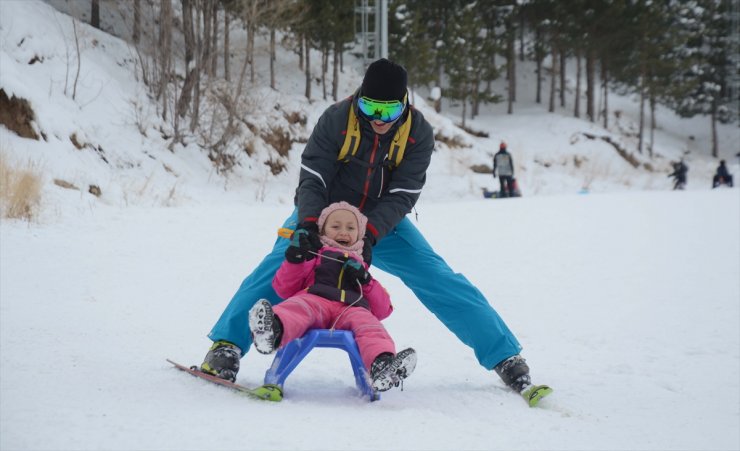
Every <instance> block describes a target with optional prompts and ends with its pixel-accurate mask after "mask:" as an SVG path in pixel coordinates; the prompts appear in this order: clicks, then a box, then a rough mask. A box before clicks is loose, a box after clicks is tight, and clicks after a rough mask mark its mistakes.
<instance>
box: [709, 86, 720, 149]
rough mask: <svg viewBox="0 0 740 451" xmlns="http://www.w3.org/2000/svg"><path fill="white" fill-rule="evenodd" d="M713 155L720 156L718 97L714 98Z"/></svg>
mask: <svg viewBox="0 0 740 451" xmlns="http://www.w3.org/2000/svg"><path fill="white" fill-rule="evenodd" d="M711 116H712V156H713V157H714V158H718V157H719V142H718V140H717V99H714V100H712V114H711Z"/></svg>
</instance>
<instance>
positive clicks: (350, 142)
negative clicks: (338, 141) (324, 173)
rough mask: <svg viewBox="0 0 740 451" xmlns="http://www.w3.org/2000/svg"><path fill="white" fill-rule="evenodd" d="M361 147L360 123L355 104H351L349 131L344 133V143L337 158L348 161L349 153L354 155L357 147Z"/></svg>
mask: <svg viewBox="0 0 740 451" xmlns="http://www.w3.org/2000/svg"><path fill="white" fill-rule="evenodd" d="M359 147H360V123H359V121H358V120H357V115H356V114H355V109H354V106H353V105H350V106H349V114H348V115H347V132H346V134H345V135H344V144H342V150H340V151H339V156H338V157H337V160H339V161H347V159H348V157H347V155H348V154H350V151H351V152H352V153H351V154H350V155H354V154H356V153H357V149H358V148H359Z"/></svg>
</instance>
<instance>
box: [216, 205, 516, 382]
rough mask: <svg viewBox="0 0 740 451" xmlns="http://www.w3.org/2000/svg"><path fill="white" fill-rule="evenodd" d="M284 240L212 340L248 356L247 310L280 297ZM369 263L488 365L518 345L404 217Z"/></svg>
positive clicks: (292, 221) (293, 220) (291, 222)
mask: <svg viewBox="0 0 740 451" xmlns="http://www.w3.org/2000/svg"><path fill="white" fill-rule="evenodd" d="M296 224H297V212H296V211H293V214H292V215H291V216H290V217H289V218H288V219H287V220H286V221H285V224H284V225H283V227H287V228H290V229H295V227H296ZM288 243H289V240H287V239H284V238H280V237H278V239H277V240H276V241H275V245H274V246H273V248H272V251H271V252H270V253H269V254H268V255H267V256H266V257H265V258H264V260H262V262H261V263H260V264H259V266H257V268H256V269H255V270H254V271H253V272H252V274H250V275H249V276H248V277H247V278H246V279H244V282H242V284H241V286H240V287H239V290H238V291H237V292H236V294H235V295H234V297H233V298H232V299H231V302H230V303H229V305H228V306H227V307H226V310H224V312H223V314H222V315H221V318H220V319H219V320H218V322H217V323H216V325H215V326H214V327H213V329H212V330H211V332H210V333H209V334H208V337H209V338H210V339H211V340H213V341H218V340H225V341H229V342H231V343H234V344H236V345H237V346H239V347H240V348H241V349H242V352H243V353H245V354H246V352H247V351H248V350H249V348H250V346H251V344H252V340H251V337H250V333H249V320H248V313H249V309H250V308H252V306H253V305H254V303H255V302H257V301H258V300H259V299H263V298H264V299H267V300H268V301H270V302H271V303H273V304H277V303H279V302H280V301H282V299H280V298H279V297H278V295H277V294H276V293H275V291H274V290H273V289H272V278H273V276H274V275H275V273H276V272H277V270H278V268H279V267H280V264H282V262H283V259H284V258H285V249H286V248H287V247H288ZM372 264H373V265H374V266H376V267H378V268H380V269H381V270H383V271H385V272H387V273H389V274H393V275H394V276H396V277H398V278H400V279H401V280H402V281H403V283H404V284H406V286H407V287H409V288H410V289H411V291H413V292H414V294H415V295H416V297H417V298H418V299H419V300H420V301H421V302H422V303H423V304H424V306H426V308H428V309H429V310H430V311H431V312H432V313H434V315H436V316H437V318H439V320H440V321H442V323H443V324H444V325H445V326H446V327H447V328H448V329H449V330H450V331H452V333H454V334H455V335H456V336H457V338H459V339H460V341H462V342H463V343H465V344H466V345H468V346H470V347H471V348H473V351H475V356H476V358H477V359H478V362H480V364H481V365H482V366H483V367H485V368H486V369H489V370H490V369H493V367H494V366H496V364H498V363H499V362H501V361H503V360H504V359H506V358H508V357H511V356H513V355H516V354H519V351H520V350H521V349H522V347H521V345H520V344H519V342H518V341H517V339H516V337H514V335H513V334H512V333H511V331H510V330H509V328H508V327H507V326H506V324H505V323H504V321H503V320H502V319H501V317H500V316H499V315H498V313H496V311H495V310H494V309H493V307H491V305H490V304H489V303H488V301H487V300H486V298H485V297H484V296H483V294H482V293H481V292H480V291H479V290H478V289H477V288H476V287H474V286H473V284H471V283H470V282H469V281H468V279H466V278H465V276H463V275H462V274H457V273H455V272H453V271H452V269H451V268H450V267H449V266H448V265H447V263H445V261H444V260H443V259H442V258H441V257H440V256H439V255H437V254H436V253H435V252H434V250H432V247H431V246H430V245H429V243H427V241H426V240H425V239H424V237H423V236H422V234H421V233H420V232H419V230H418V229H417V228H416V227H414V225H413V224H412V223H411V221H410V220H409V219H408V218H404V219H403V220H401V222H400V223H399V224H398V225H397V226H396V227H395V228H394V229H393V230H392V231H391V232H390V233H389V234H388V235H386V236H385V237H384V238H383V239H382V240H380V242H379V243H378V244H377V245H376V246H375V247H374V248H373V260H372ZM397 302H398V301H396V303H397Z"/></svg>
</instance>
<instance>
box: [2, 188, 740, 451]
mask: <svg viewBox="0 0 740 451" xmlns="http://www.w3.org/2000/svg"><path fill="white" fill-rule="evenodd" d="M739 201H740V190H738V189H734V190H729V189H724V190H713V191H710V190H706V191H686V192H629V193H619V194H603V195H585V196H584V195H581V196H579V195H571V196H551V197H537V198H520V199H506V200H480V201H468V202H458V203H425V202H422V203H420V205H419V206H418V208H417V210H418V221H416V220H415V223H416V224H417V225H418V227H419V228H420V229H421V230H422V231H423V232H424V233H425V235H426V236H427V238H428V239H429V241H430V242H431V243H432V245H433V247H434V248H435V249H436V250H437V251H438V252H440V254H441V255H443V256H444V257H445V258H446V259H447V261H448V262H449V263H450V264H451V266H452V267H453V268H454V269H456V270H458V271H460V272H462V273H464V274H465V275H466V276H467V277H468V278H469V279H470V280H471V281H472V282H474V283H475V284H476V285H477V286H478V287H479V288H480V289H481V290H482V291H483V292H484V293H485V294H486V295H487V296H488V298H489V299H490V301H491V303H492V305H494V307H495V308H496V309H497V310H498V311H499V313H500V314H501V315H502V316H503V317H504V318H505V319H506V321H507V322H508V324H509V326H510V327H511V328H512V329H513V331H514V332H515V334H517V336H518V338H519V339H520V341H521V342H522V344H523V345H524V352H523V355H524V356H525V357H526V358H527V359H528V362H529V364H530V366H531V368H532V374H533V378H534V381H535V382H538V383H548V384H550V385H551V386H553V387H554V388H555V393H554V394H553V395H551V396H550V397H549V398H547V399H545V400H544V401H543V402H542V405H541V407H539V408H535V409H530V408H529V407H527V405H526V404H525V403H524V402H523V401H522V399H520V398H519V397H518V396H517V395H515V394H514V393H512V392H510V391H509V390H508V389H507V388H505V386H504V385H503V383H502V382H501V381H500V380H499V379H498V377H497V376H496V375H495V374H493V373H492V372H488V371H485V370H484V369H483V368H481V367H480V366H478V364H477V362H476V361H475V358H474V356H473V353H472V351H471V350H470V349H468V348H466V347H465V346H464V345H462V344H461V343H460V342H458V341H457V340H456V339H455V338H454V337H453V336H452V335H451V334H450V332H448V331H447V330H446V329H445V328H444V327H443V326H442V325H441V323H440V322H439V321H437V320H436V318H434V317H433V316H432V315H431V314H430V313H429V312H428V311H426V310H425V309H424V308H423V307H422V306H421V304H420V303H419V302H418V301H417V300H416V299H415V298H414V296H413V295H412V294H411V293H410V292H409V291H408V290H407V289H406V288H405V287H404V286H403V285H402V283H401V282H400V281H398V280H397V279H395V278H393V277H391V276H389V275H387V274H382V273H380V272H378V271H376V273H375V276H376V277H378V278H379V279H380V280H381V281H382V282H383V284H384V285H385V286H387V287H388V289H389V290H390V292H391V295H392V297H393V299H394V304H395V306H396V311H395V312H394V314H393V315H391V317H390V318H389V319H388V320H386V321H385V324H386V327H387V328H388V329H389V330H390V332H391V334H392V335H393V337H394V338H395V340H396V343H397V345H398V346H399V347H406V346H413V347H414V348H415V349H416V350H417V352H418V354H419V363H418V366H417V369H416V372H415V373H414V374H413V375H412V376H411V377H410V378H409V379H408V380H407V381H406V384H405V387H404V390H403V391H400V390H397V389H395V390H392V391H389V392H387V393H384V394H383V397H382V399H381V400H380V401H379V402H375V403H368V402H366V401H365V400H364V399H362V398H359V397H358V396H357V394H356V392H355V388H354V381H353V377H352V371H351V368H350V365H349V361H348V359H347V357H346V356H345V355H343V353H342V352H341V351H338V350H334V349H318V350H314V351H313V352H312V353H311V354H310V355H309V356H308V357H307V358H306V360H304V362H303V363H302V364H301V365H300V366H299V367H298V368H297V369H296V370H295V372H294V373H293V374H292V375H291V376H290V377H289V378H288V380H287V382H286V386H285V399H284V401H283V402H281V403H278V404H275V403H266V402H259V401H253V400H250V399H248V398H245V397H242V396H239V395H237V394H235V393H232V392H231V391H228V390H226V389H223V388H221V387H217V386H213V385H211V384H209V383H207V382H204V381H200V380H197V379H195V378H192V377H189V376H188V375H186V374H184V373H182V372H179V371H177V370H176V369H174V368H172V367H171V366H170V365H169V364H168V363H167V362H165V358H168V357H169V358H172V359H174V360H177V361H181V362H183V363H185V364H197V363H200V361H201V359H202V358H203V356H204V355H205V352H206V350H207V348H208V346H209V344H210V341H209V340H208V339H207V338H206V336H205V335H206V334H207V332H208V331H209V329H210V327H211V325H212V323H213V322H215V320H216V319H217V317H218V315H219V314H220V312H221V310H222V309H223V307H224V306H225V305H226V303H227V302H228V300H229V299H230V297H231V295H232V294H233V291H234V290H235V289H236V288H237V286H238V285H239V283H240V282H241V280H242V278H243V277H244V276H245V275H246V274H247V272H248V271H249V270H250V268H252V267H253V266H254V265H255V264H256V263H258V261H259V260H260V258H261V256H262V255H263V254H264V253H265V252H266V251H267V249H268V248H269V246H270V243H271V242H272V241H273V240H274V239H275V237H276V229H277V227H279V226H280V224H281V223H282V220H283V218H284V216H286V215H287V214H288V213H289V211H288V210H287V209H286V208H284V207H282V206H281V207H268V206H254V205H247V204H244V203H233V202H221V203H219V202H218V200H215V199H214V202H213V203H212V204H210V205H205V204H204V205H192V206H185V207H179V208H170V209H167V208H139V207H129V208H126V209H122V208H118V207H107V208H104V207H103V208H97V209H96V210H95V213H94V214H93V213H89V214H82V215H80V216H79V217H77V218H75V219H74V220H68V221H65V222H64V223H63V224H55V225H34V226H29V225H28V224H26V223H18V222H7V221H5V222H2V227H1V228H0V265H1V267H2V271H0V313H1V315H0V340H1V342H2V352H1V353H0V413H1V414H2V421H1V422H0V448H2V449H4V450H5V449H8V450H11V449H12V450H16V449H34V450H38V449H50V450H51V449H80V450H103V449H105V450H115V449H172V450H187V449H254V450H264V449H316V450H319V449H336V450H344V449H435V450H460V449H466V450H467V449H470V450H484V449H485V450H490V449H501V450H504V449H568V450H574V449H580V450H664V449H686V450H707V449H711V450H735V449H738V447H740V436H739V434H740V433H739V432H738V427H737V426H738V421H739V420H740V413H739V412H738V409H739V406H740V404H739V403H738V400H739V399H740V392H739V390H738V385H739V383H738V375H739V374H740V332H739V330H740V327H739V321H740V308H739V302H738V301H739V300H740V288H739V284H738V281H739V280H740V259H739V258H738V257H739V256H740V234H738V230H740V224H739V222H738V221H739V218H740V202H739ZM459 218H465V221H460V220H459ZM410 270H413V269H412V268H410ZM431 283H433V281H431ZM271 361H272V360H271V357H270V356H263V355H260V354H258V353H256V352H250V353H249V354H248V355H247V356H246V357H245V358H244V359H243V360H242V370H241V372H240V373H239V376H238V382H239V383H242V384H244V385H248V386H254V385H257V384H260V383H261V381H262V377H263V376H264V372H265V370H266V369H267V368H268V366H269V365H270V363H271Z"/></svg>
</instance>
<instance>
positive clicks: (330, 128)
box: [201, 59, 549, 404]
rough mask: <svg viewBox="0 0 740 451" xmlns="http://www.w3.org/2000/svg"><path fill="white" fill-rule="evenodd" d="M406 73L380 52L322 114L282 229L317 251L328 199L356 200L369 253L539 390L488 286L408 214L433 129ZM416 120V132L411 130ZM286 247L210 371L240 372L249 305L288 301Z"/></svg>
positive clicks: (516, 384) (222, 330) (215, 352)
mask: <svg viewBox="0 0 740 451" xmlns="http://www.w3.org/2000/svg"><path fill="white" fill-rule="evenodd" d="M406 78H407V76H406V71H405V69H403V67H401V66H399V65H397V64H395V63H393V62H390V61H388V60H386V59H380V60H378V61H376V62H374V63H373V64H371V65H370V66H369V67H368V69H367V72H366V74H365V77H364V79H363V83H362V86H361V88H360V89H358V90H357V92H355V93H354V95H352V96H351V97H350V98H348V99H345V100H343V101H340V102H337V103H336V104H334V105H333V106H331V107H329V108H328V109H327V110H326V111H325V112H324V113H323V114H322V115H321V117H320V118H319V120H318V122H317V124H316V127H315V128H314V130H313V132H312V134H311V137H310V138H309V141H308V144H307V145H306V148H305V150H304V151H303V154H302V156H301V172H300V179H299V182H298V188H297V191H296V207H297V208H296V210H295V211H294V212H293V214H292V215H291V216H290V217H289V218H288V220H287V221H286V222H285V224H284V225H283V227H285V228H289V229H295V230H296V231H297V232H298V231H300V233H302V234H306V235H307V236H308V237H309V239H308V240H304V246H305V247H306V249H305V251H306V252H307V253H309V254H310V253H311V251H317V250H318V248H319V247H321V242H320V241H319V240H318V232H319V231H318V227H317V224H316V221H317V218H318V216H319V213H320V212H321V210H322V209H323V208H324V207H326V206H327V205H329V204H330V203H333V202H338V201H346V202H349V203H350V204H352V205H354V206H356V207H358V208H359V209H360V210H361V211H362V212H363V214H365V215H366V216H367V218H368V224H367V233H366V236H365V243H366V245H365V249H364V251H363V256H364V259H365V261H366V262H368V263H370V262H371V259H372V263H373V264H374V265H375V266H377V267H378V268H380V269H382V270H383V271H386V272H388V273H390V274H393V275H395V276H397V277H399V278H401V279H402V280H403V282H404V283H405V284H406V285H407V286H408V287H409V288H410V289H411V290H412V291H413V292H414V294H415V295H416V296H417V297H418V298H419V300H420V301H421V302H422V303H423V304H424V305H425V306H426V307H427V308H428V309H429V310H431V311H432V312H433V313H434V314H435V315H436V316H437V317H438V318H439V319H440V320H441V321H442V322H443V323H444V324H445V326H447V328H448V329H450V330H451V331H452V332H453V333H454V334H455V335H456V336H457V337H458V338H459V339H460V340H461V341H462V342H463V343H465V344H466V345H468V346H470V347H472V348H473V350H474V351H475V355H476V357H477V358H478V361H479V362H480V364H481V365H482V366H484V367H485V368H487V369H489V370H490V369H495V370H496V372H497V373H498V374H499V376H501V378H502V379H503V380H504V382H505V383H506V384H507V385H509V386H510V387H512V388H513V389H515V390H516V391H518V392H520V393H522V394H524V395H525V397H530V398H531V396H530V392H531V391H532V387H534V386H532V385H531V380H530V377H529V367H528V366H527V364H526V363H525V361H524V359H523V358H521V357H520V356H519V351H520V350H521V345H520V344H519V342H518V341H517V339H516V338H515V337H514V335H513V334H512V333H511V332H510V331H509V329H508V327H507V326H506V324H505V323H504V321H503V320H502V319H501V317H500V316H499V315H498V313H496V311H495V310H494V309H493V308H492V307H491V306H490V304H489V303H488V301H487V300H486V298H485V297H484V296H483V295H482V293H481V292H480V291H479V290H478V289H477V288H475V287H474V286H473V285H472V284H471V283H470V282H469V281H468V280H467V279H466V278H465V277H464V276H463V275H462V274H458V273H455V272H454V271H453V270H452V269H451V268H450V267H449V266H448V265H447V264H446V263H445V261H444V260H443V259H442V258H441V257H439V256H438V255H437V254H436V253H435V252H434V251H433V250H432V248H431V247H430V246H429V244H428V243H427V242H426V240H425V239H424V237H423V236H422V235H421V233H420V232H419V231H418V230H417V229H416V227H414V225H413V224H412V223H411V221H410V220H409V219H408V218H407V217H406V214H408V213H409V212H410V211H411V209H412V207H413V206H414V204H415V203H416V201H417V199H418V198H419V195H420V193H421V190H422V188H423V186H424V183H425V181H426V171H427V168H428V166H429V163H430V160H431V156H432V151H433V150H434V132H433V130H432V127H431V126H430V125H429V123H428V122H427V121H426V120H425V119H424V116H423V115H422V114H421V113H420V112H419V111H417V110H415V109H414V108H413V107H411V105H409V103H408V93H407V89H406ZM350 110H351V111H350ZM409 126H410V132H409V131H408V129H405V130H406V133H403V131H404V127H409ZM357 131H359V134H357V133H356V132H357ZM348 136H353V138H352V139H353V140H356V139H357V138H359V141H360V142H359V146H357V149H356V151H347V152H346V153H345V154H344V155H342V153H343V151H342V149H343V148H345V140H346V137H348ZM404 136H406V137H407V138H405V141H406V142H405V145H401V144H403V143H399V142H398V141H399V140H400V139H404V138H403V137H404ZM354 144H356V143H354ZM350 147H352V146H350ZM400 152H402V153H403V155H402V158H400V159H399V158H397V157H396V156H397V155H398V154H399V153H400ZM287 246H288V240H285V239H281V238H278V240H277V241H276V243H275V245H274V247H273V250H272V252H270V254H269V255H268V256H267V257H265V259H264V260H263V261H262V262H261V263H260V265H259V266H258V267H257V268H256V269H255V270H254V271H253V272H252V274H251V275H249V276H248V277H247V278H246V279H245V280H244V282H243V283H242V285H241V287H240V288H239V290H238V291H237V293H236V294H235V295H234V297H233V299H232V300H231V302H230V303H229V305H228V306H227V308H226V310H225V311H224V313H223V314H222V316H221V318H220V319H219V321H218V322H217V323H216V325H215V326H214V327H213V329H212V330H211V332H210V334H209V338H210V339H211V340H213V341H214V344H213V346H212V347H211V349H210V350H209V352H208V354H207V355H206V358H205V360H204V362H203V364H202V365H201V369H202V370H203V371H206V372H209V373H211V374H214V375H217V376H219V377H222V378H225V379H230V380H234V379H235V378H236V373H237V371H238V370H239V359H240V358H241V357H242V355H243V353H244V352H246V351H247V350H248V349H249V347H250V344H251V337H250V336H249V326H248V324H247V312H248V311H249V309H250V308H251V307H252V305H254V303H255V302H257V301H258V300H259V299H262V298H264V299H267V300H268V301H270V303H273V304H274V303H279V302H280V301H281V299H280V298H279V297H278V296H277V294H276V293H275V292H274V290H273V288H272V285H271V281H272V278H273V276H274V274H275V272H276V271H277V268H278V267H279V266H280V264H281V263H282V261H283V258H284V253H285V250H286V248H287ZM373 246H374V247H373ZM312 256H313V255H312ZM540 393H541V396H544V395H545V394H547V393H549V392H540ZM530 404H531V403H530Z"/></svg>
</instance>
